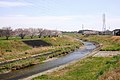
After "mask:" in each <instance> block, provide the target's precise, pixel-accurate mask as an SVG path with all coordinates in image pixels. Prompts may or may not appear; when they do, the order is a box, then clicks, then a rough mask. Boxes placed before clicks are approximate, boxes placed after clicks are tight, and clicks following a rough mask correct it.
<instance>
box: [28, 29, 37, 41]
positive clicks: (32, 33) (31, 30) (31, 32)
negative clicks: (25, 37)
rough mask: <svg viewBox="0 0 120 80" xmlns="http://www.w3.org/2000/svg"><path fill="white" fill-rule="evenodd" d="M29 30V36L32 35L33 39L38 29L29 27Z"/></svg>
mask: <svg viewBox="0 0 120 80" xmlns="http://www.w3.org/2000/svg"><path fill="white" fill-rule="evenodd" d="M28 31H29V36H30V37H31V39H32V38H33V37H34V36H35V35H36V33H37V30H36V29H34V28H29V29H28Z"/></svg>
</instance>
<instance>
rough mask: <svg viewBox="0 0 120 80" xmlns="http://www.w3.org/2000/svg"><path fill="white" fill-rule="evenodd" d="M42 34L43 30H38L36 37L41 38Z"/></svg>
mask: <svg viewBox="0 0 120 80" xmlns="http://www.w3.org/2000/svg"><path fill="white" fill-rule="evenodd" d="M42 33H43V29H41V28H38V37H39V38H41V36H42Z"/></svg>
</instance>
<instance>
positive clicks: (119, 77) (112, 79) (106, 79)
mask: <svg viewBox="0 0 120 80" xmlns="http://www.w3.org/2000/svg"><path fill="white" fill-rule="evenodd" d="M99 80H120V69H116V70H113V71H109V72H107V73H105V74H104V75H103V76H101V77H100V78H99Z"/></svg>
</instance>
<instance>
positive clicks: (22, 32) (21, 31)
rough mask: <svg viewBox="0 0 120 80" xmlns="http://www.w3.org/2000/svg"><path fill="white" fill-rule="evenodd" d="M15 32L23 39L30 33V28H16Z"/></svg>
mask: <svg viewBox="0 0 120 80" xmlns="http://www.w3.org/2000/svg"><path fill="white" fill-rule="evenodd" d="M15 32H16V34H17V35H18V36H20V37H21V39H24V37H25V36H26V35H27V34H28V33H29V32H28V29H22V28H19V29H16V30H15Z"/></svg>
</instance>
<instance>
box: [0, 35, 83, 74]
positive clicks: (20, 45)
mask: <svg viewBox="0 0 120 80" xmlns="http://www.w3.org/2000/svg"><path fill="white" fill-rule="evenodd" d="M0 41H1V43H0V52H1V53H0V62H3V61H4V62H7V61H10V60H13V62H11V63H8V64H4V65H1V66H0V73H5V72H9V71H12V70H19V69H22V68H26V67H29V66H32V65H35V64H39V63H42V62H43V61H44V60H46V59H49V58H53V57H60V56H63V55H66V54H68V53H69V52H71V51H74V50H75V49H77V48H79V47H80V46H81V45H82V44H81V43H80V41H78V40H76V39H75V38H73V37H71V36H67V35H63V36H62V37H46V38H44V37H41V38H36V37H35V38H33V39H30V38H27V37H26V38H25V39H22V40H21V39H19V38H9V40H4V39H3V38H1V39H0ZM35 41H37V44H36V42H35ZM41 42H42V43H41ZM39 43H40V44H43V45H38V44H39ZM35 44H36V45H35ZM49 52H51V53H52V54H48V55H47V56H38V57H35V58H30V57H31V56H34V55H39V54H45V53H49ZM22 58H28V59H24V60H22ZM16 59H18V61H14V60H16ZM19 59H21V60H19Z"/></svg>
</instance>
